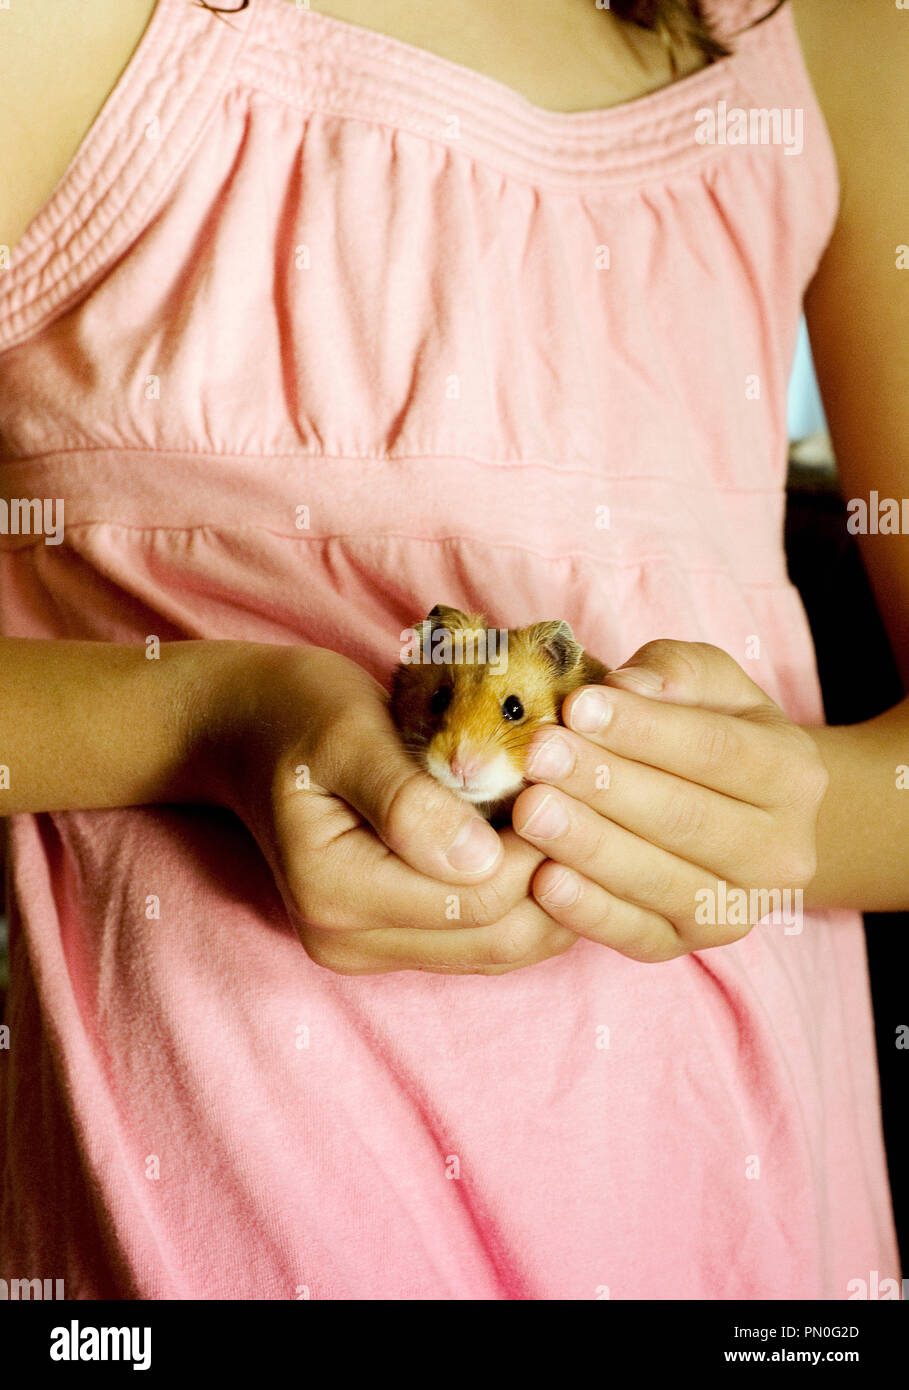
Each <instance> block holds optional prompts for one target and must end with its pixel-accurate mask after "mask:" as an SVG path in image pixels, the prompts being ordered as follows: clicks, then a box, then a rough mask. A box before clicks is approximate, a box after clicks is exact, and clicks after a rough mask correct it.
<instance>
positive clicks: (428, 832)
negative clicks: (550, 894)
mask: <svg viewBox="0 0 909 1390" xmlns="http://www.w3.org/2000/svg"><path fill="white" fill-rule="evenodd" d="M342 719H343V723H344V724H345V725H346V726H347V728H348V730H349V736H348V737H346V738H345V737H343V736H342V737H340V738H338V739H335V740H333V741H332V742H333V747H334V749H335V750H336V752H335V753H334V754H333V756H332V763H333V766H332V767H331V770H330V772H329V774H328V776H329V786H330V789H331V790H332V791H333V792H335V793H336V794H337V795H338V796H340V797H343V799H344V800H345V801H346V802H347V803H348V805H350V806H352V807H353V808H354V810H355V811H357V812H359V814H360V815H361V816H363V817H364V819H365V820H367V821H368V822H369V824H370V825H371V826H372V828H373V830H375V832H376V834H377V835H378V836H379V838H380V839H381V840H382V841H384V843H385V844H386V845H387V846H388V848H389V849H391V850H393V851H394V853H395V854H397V855H398V856H399V857H400V858H401V859H403V860H404V861H405V862H406V863H407V864H410V865H411V867H412V868H414V869H417V870H419V872H420V873H424V874H429V875H430V876H431V877H432V878H439V879H443V880H445V881H446V882H453V883H464V882H473V881H474V880H476V879H478V878H487V877H489V875H490V874H491V873H492V872H493V870H494V869H495V868H496V867H497V866H498V864H499V863H500V861H501V859H502V855H503V852H504V849H503V844H502V841H501V839H500V838H499V836H498V835H497V834H496V832H495V831H494V830H493V828H492V826H491V825H490V824H489V823H488V821H485V820H484V819H483V818H482V816H480V815H478V814H477V812H476V811H475V810H473V809H472V808H471V807H470V806H469V805H468V804H467V803H466V802H464V801H462V800H461V799H460V797H457V796H455V795H454V793H453V792H449V791H447V790H446V788H445V787H442V786H440V785H439V783H438V782H436V781H435V779H434V778H432V777H430V776H429V774H428V773H426V772H423V771H422V770H421V769H420V768H419V767H418V766H417V764H416V763H415V762H414V760H413V758H412V757H411V756H410V754H409V753H408V752H407V751H406V749H405V748H404V746H403V744H402V743H401V739H400V735H399V734H398V731H397V729H396V728H395V726H394V724H393V723H392V719H391V716H390V714H389V712H388V708H387V704H386V701H385V699H384V692H382V691H381V688H380V687H378V686H377V687H376V693H375V694H372V693H370V695H369V696H366V695H365V692H364V696H363V697H361V698H358V699H355V700H354V701H353V702H352V703H351V704H349V705H348V706H347V708H346V710H345V713H344V715H343V717H342ZM348 720H349V721H350V722H349V723H348V722H347V721H348ZM321 771H322V770H321V769H320V772H321ZM320 780H322V777H321V776H320Z"/></svg>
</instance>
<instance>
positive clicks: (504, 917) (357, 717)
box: [205, 645, 577, 975]
mask: <svg viewBox="0 0 909 1390" xmlns="http://www.w3.org/2000/svg"><path fill="white" fill-rule="evenodd" d="M217 708H218V709H219V710H220V711H223V713H222V714H221V716H220V717H219V719H217V720H216V721H215V728H214V730H213V731H212V734H211V739H210V747H209V751H208V753H207V755H206V758H205V762H206V766H207V767H208V768H212V769H214V771H212V772H211V773H210V774H209V775H210V778H211V781H210V783H209V787H208V790H209V793H210V796H211V799H213V800H217V801H219V802H221V803H222V804H224V805H227V806H229V807H230V809H231V810H233V811H235V812H236V814H237V815H239V816H240V818H241V819H242V820H243V821H244V822H245V823H246V825H247V826H248V827H249V829H250V830H251V831H252V833H253V834H254V835H255V837H256V839H257V841H258V843H259V846H260V848H261V849H262V852H263V853H264V855H265V857H266V859H267V860H268V863H269V866H270V868H271V870H272V873H273V875H274V877H275V881H276V883H277V885H278V887H279V889H280V891H281V895H282V897H283V899H284V903H285V905H286V907H287V911H288V913H289V915H290V918H291V920H292V921H293V923H294V924H295V926H296V928H297V930H298V932H299V935H300V939H301V941H302V942H303V945H304V947H305V948H306V950H307V952H308V953H309V955H310V956H311V957H312V959H313V960H314V961H316V963H317V964H319V965H322V966H325V967H326V968H327V969H329V970H333V971H335V972H337V973H340V974H345V975H349V974H357V975H360V974H377V973H382V972H385V971H392V970H431V971H439V972H445V973H462V974H485V975H497V974H502V973H504V972H505V971H509V970H516V969H519V968H520V967H522V966H525V965H533V964H535V963H536V962H537V961H541V960H546V959H547V958H548V957H550V956H553V955H559V954H561V953H562V952H563V951H566V950H567V949H568V948H569V947H570V946H572V945H574V943H575V941H576V940H577V936H576V934H575V933H574V932H572V931H570V930H568V929H567V928H564V927H562V926H560V925H559V924H558V923H556V922H553V920H552V918H551V917H549V916H548V915H547V913H546V912H545V911H544V910H543V909H542V908H541V907H539V905H538V904H537V903H535V902H534V900H533V898H532V896H531V895H530V880H531V877H532V875H533V871H534V869H535V868H536V867H537V865H538V864H539V863H540V862H541V860H542V858H543V856H542V855H541V854H540V853H539V851H537V850H534V849H533V848H532V847H531V846H529V845H528V844H526V843H525V842H524V841H522V840H521V839H519V837H518V836H517V835H515V834H514V832H513V831H510V830H509V831H506V832H505V833H504V834H503V835H502V836H498V835H497V834H496V832H495V831H494V830H493V829H492V827H491V826H489V825H488V824H487V823H486V821H484V820H483V819H482V818H481V817H480V816H479V815H478V814H477V813H476V812H475V811H474V810H473V809H472V808H470V807H468V806H467V805H466V804H465V803H464V802H463V801H462V800H460V799H459V798H458V797H456V796H454V795H453V794H452V793H451V792H448V791H446V790H445V788H444V787H441V786H439V784H438V783H437V782H435V781H434V780H433V779H432V778H431V777H429V776H427V775H426V774H425V773H423V772H421V771H420V770H419V769H418V768H417V766H416V764H415V763H414V762H413V760H412V759H411V757H410V756H409V754H407V753H406V751H405V750H404V748H403V746H402V744H401V741H400V738H399V736H398V733H397V730H396V729H395V727H394V725H393V724H392V722H391V718H390V716H389V713H388V707H387V701H386V697H385V692H384V691H383V690H382V688H381V686H379V685H378V684H377V682H376V681H374V680H373V679H372V677H371V676H369V675H368V674H367V672H365V671H364V670H363V669H362V668H361V667H360V666H358V665H357V664H356V663H355V662H353V661H350V660H348V659H347V658H346V657H344V656H340V655H339V654H338V653H337V652H332V651H329V650H327V649H325V648H320V647H302V648H300V647H277V646H276V647H269V646H264V645H262V646H259V645H253V646H251V647H250V655H249V658H248V660H247V662H246V666H245V670H244V671H243V672H242V673H238V672H237V670H236V663H234V664H233V666H232V667H231V677H230V680H229V682H226V683H225V688H224V691H223V693H222V694H221V695H220V696H219V699H218V701H217Z"/></svg>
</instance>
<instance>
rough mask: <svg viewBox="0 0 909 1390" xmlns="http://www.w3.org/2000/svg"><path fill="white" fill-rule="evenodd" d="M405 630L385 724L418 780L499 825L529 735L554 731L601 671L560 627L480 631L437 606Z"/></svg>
mask: <svg viewBox="0 0 909 1390" xmlns="http://www.w3.org/2000/svg"><path fill="white" fill-rule="evenodd" d="M412 631H413V634H414V643H413V650H412V651H411V653H409V654H408V655H409V656H412V657H413V658H414V659H412V660H410V659H406V658H405V660H403V661H402V662H401V664H400V665H399V666H397V667H396V668H395V671H394V674H393V676H392V680H391V691H390V695H389V709H390V713H391V717H392V720H393V721H394V724H395V726H396V728H397V729H398V731H399V732H400V734H401V737H402V739H403V741H404V745H405V747H406V748H407V749H408V751H409V752H410V753H411V754H412V755H413V757H414V758H415V759H416V761H417V762H418V763H419V765H420V767H421V768H422V769H423V771H424V772H428V773H429V774H430V776H431V777H434V778H435V779H436V781H437V782H440V783H441V784H442V786H443V787H447V788H448V790H449V791H453V792H455V793H456V794H457V795H458V796H460V797H463V799H464V800H465V801H469V802H471V803H472V804H473V805H474V806H476V807H477V810H478V811H479V812H480V814H481V815H484V816H485V817H486V818H487V819H488V820H490V821H492V822H493V823H498V824H504V823H506V822H507V820H508V817H509V813H510V811H511V806H512V803H513V802H514V800H515V798H516V797H517V795H518V793H519V792H520V791H521V789H522V787H524V786H525V785H526V780H525V777H524V766H525V762H526V758H527V751H528V745H529V744H530V740H531V738H532V737H533V735H534V733H535V732H536V731H537V729H539V728H541V727H542V725H544V724H557V723H558V722H559V715H560V710H561V705H562V701H563V699H564V698H565V696H566V695H568V694H569V692H570V691H572V690H576V689H577V687H578V686H580V685H598V684H601V683H602V681H603V680H604V678H605V677H606V676H607V675H608V674H609V668H608V667H607V666H604V665H603V664H602V662H600V661H597V660H596V658H595V657H592V656H590V655H589V654H588V653H587V652H585V651H584V649H583V647H581V646H580V645H579V643H578V642H576V641H575V638H574V634H573V633H572V630H571V628H570V627H569V625H568V623H566V622H560V621H552V622H540V623H534V624H532V626H530V627H525V628H516V629H512V630H510V631H509V630H507V629H495V628H487V625H486V620H485V619H484V618H483V617H482V616H481V615H480V614H468V613H462V612H461V611H460V610H459V609H457V608H449V607H447V606H445V605H444V604H437V605H436V607H435V608H433V610H432V612H431V613H430V614H429V615H428V617H427V618H425V619H424V621H423V622H421V623H418V624H417V625H416V626H415V627H414V628H413V629H412Z"/></svg>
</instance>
